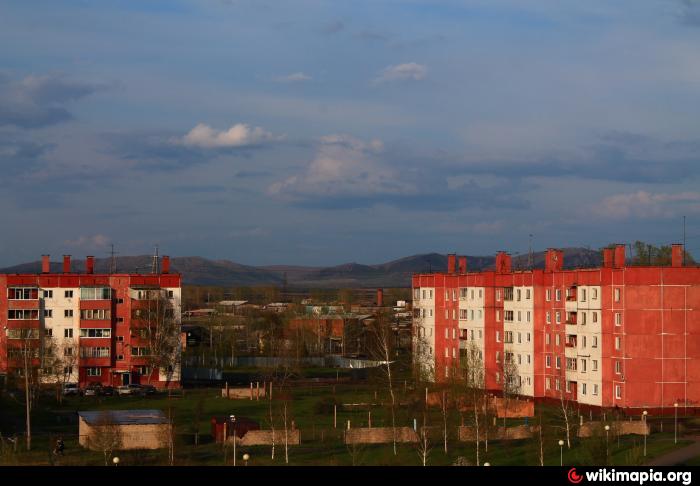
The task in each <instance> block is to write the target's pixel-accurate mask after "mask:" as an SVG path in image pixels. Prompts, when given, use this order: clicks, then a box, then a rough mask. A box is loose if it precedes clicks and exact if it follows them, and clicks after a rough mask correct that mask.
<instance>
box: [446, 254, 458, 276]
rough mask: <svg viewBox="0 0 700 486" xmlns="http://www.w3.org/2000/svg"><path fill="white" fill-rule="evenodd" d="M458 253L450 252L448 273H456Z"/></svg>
mask: <svg viewBox="0 0 700 486" xmlns="http://www.w3.org/2000/svg"><path fill="white" fill-rule="evenodd" d="M456 259H457V255H455V254H454V253H450V254H449V255H447V273H449V274H453V273H455V263H456Z"/></svg>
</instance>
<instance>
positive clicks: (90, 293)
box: [80, 287, 112, 300]
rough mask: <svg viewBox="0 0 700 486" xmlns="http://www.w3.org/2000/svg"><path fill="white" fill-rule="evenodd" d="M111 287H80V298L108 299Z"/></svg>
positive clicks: (110, 295) (110, 296)
mask: <svg viewBox="0 0 700 486" xmlns="http://www.w3.org/2000/svg"><path fill="white" fill-rule="evenodd" d="M111 298H112V289H110V288H109V287H81V288H80V300H109V299H111Z"/></svg>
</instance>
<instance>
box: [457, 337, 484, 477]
mask: <svg viewBox="0 0 700 486" xmlns="http://www.w3.org/2000/svg"><path fill="white" fill-rule="evenodd" d="M482 356H483V355H482V352H481V349H479V347H478V346H477V345H476V343H475V342H474V341H471V342H470V343H469V345H468V346H467V349H466V350H465V352H464V353H463V355H462V356H461V357H460V365H461V367H462V376H463V377H464V385H465V389H466V392H467V399H468V401H469V402H471V408H472V411H473V414H474V430H475V433H476V465H477V466H479V465H480V448H481V447H480V432H481V431H480V428H481V427H480V425H481V420H480V418H479V417H480V415H482V414H484V415H486V407H487V400H486V398H487V393H486V382H485V379H484V372H485V369H484V361H483V358H482ZM484 420H485V419H484ZM486 426H487V427H488V424H486Z"/></svg>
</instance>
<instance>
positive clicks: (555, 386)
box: [554, 378, 561, 391]
mask: <svg viewBox="0 0 700 486" xmlns="http://www.w3.org/2000/svg"><path fill="white" fill-rule="evenodd" d="M554 388H556V389H557V391H559V390H561V383H560V382H559V378H557V379H556V380H554Z"/></svg>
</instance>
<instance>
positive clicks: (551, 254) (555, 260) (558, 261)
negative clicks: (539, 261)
mask: <svg viewBox="0 0 700 486" xmlns="http://www.w3.org/2000/svg"><path fill="white" fill-rule="evenodd" d="M563 268H564V252H563V251H562V250H555V249H554V248H548V249H547V253H546V254H545V257H544V271H545V272H560V271H561V270H562V269H563Z"/></svg>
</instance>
